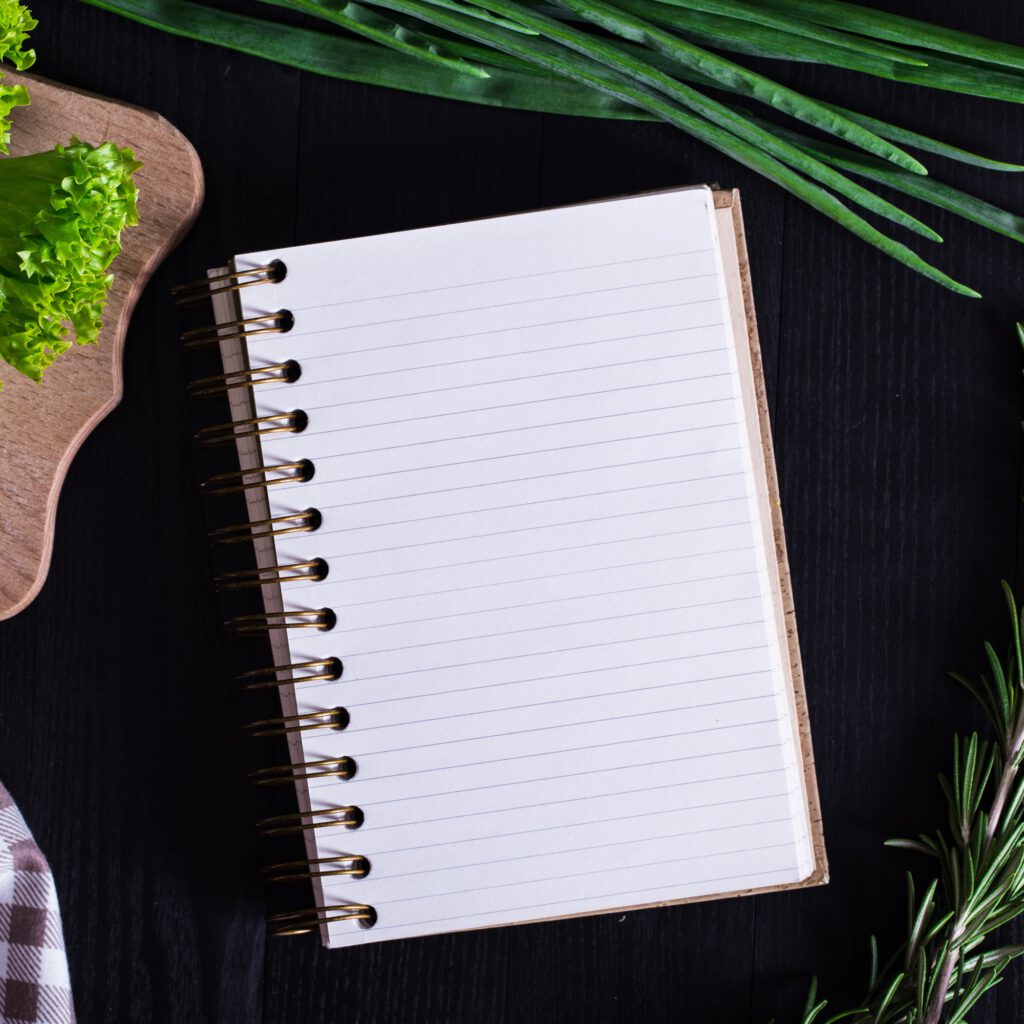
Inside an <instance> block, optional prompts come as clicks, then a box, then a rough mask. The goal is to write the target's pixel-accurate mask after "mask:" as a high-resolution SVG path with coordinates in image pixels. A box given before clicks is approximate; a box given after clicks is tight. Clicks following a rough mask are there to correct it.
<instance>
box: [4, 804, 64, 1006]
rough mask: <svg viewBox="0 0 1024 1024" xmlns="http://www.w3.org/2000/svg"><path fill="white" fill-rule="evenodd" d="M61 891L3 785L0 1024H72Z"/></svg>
mask: <svg viewBox="0 0 1024 1024" xmlns="http://www.w3.org/2000/svg"><path fill="white" fill-rule="evenodd" d="M74 1019H75V1008H74V1004H73V1003H72V1001H71V982H70V980H69V978H68V961H67V957H66V956H65V953H64V934H63V932H62V931H61V925H60V909H59V907H58V906H57V890H56V889H55V888H54V885H53V875H51V874H50V868H49V865H47V863H46V858H45V857H44V856H43V854H42V851H41V850H40V849H39V847H38V846H36V844H35V841H34V840H33V838H32V833H31V832H29V830H28V826H27V825H26V824H25V819H24V818H23V817H22V816H21V812H20V811H19V810H18V808H17V807H16V806H15V803H14V801H13V800H12V799H11V795H10V794H9V793H8V792H7V790H6V789H4V787H3V786H0V1024H74Z"/></svg>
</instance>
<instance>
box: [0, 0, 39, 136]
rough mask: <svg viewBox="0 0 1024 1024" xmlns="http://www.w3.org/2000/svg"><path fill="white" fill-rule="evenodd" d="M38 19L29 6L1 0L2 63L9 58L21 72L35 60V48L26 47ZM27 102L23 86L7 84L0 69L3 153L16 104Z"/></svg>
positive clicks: (23, 104) (0, 114)
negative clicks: (35, 18) (11, 114)
mask: <svg viewBox="0 0 1024 1024" xmlns="http://www.w3.org/2000/svg"><path fill="white" fill-rule="evenodd" d="M35 27H36V21H35V20H34V19H33V17H32V14H31V12H30V11H29V9H28V8H27V7H23V6H22V5H21V4H19V3H18V0H0V63H2V62H3V61H9V62H10V63H11V64H13V65H14V66H15V67H16V68H17V69H18V70H19V71H24V70H25V69H26V68H29V67H31V66H32V64H33V63H35V59H36V54H35V51H34V50H26V49H25V42H26V40H27V39H28V34H29V33H30V32H31V31H32V29H34V28H35ZM27 103H28V92H27V91H26V90H25V87H24V86H23V85H4V83H3V73H2V71H0V153H6V152H7V143H8V142H9V141H10V138H11V122H10V113H11V111H12V110H13V109H14V108H15V107H23V106H25V105H26V104H27Z"/></svg>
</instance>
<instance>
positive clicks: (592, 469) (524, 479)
mask: <svg viewBox="0 0 1024 1024" xmlns="http://www.w3.org/2000/svg"><path fill="white" fill-rule="evenodd" d="M681 458H687V456H685V455H663V456H660V457H659V458H656V459H637V460H635V461H633V462H614V463H612V464H611V465H610V466H587V467H586V468H585V469H567V470H563V471H562V472H561V473H541V474H539V475H537V476H521V477H514V478H513V479H511V480H492V481H490V482H489V483H488V484H487V486H488V487H496V486H500V485H503V484H523V483H528V482H533V481H535V480H547V479H551V478H552V477H558V478H561V477H565V476H575V475H578V474H580V473H600V472H602V471H604V470H607V469H625V468H626V467H627V466H629V467H632V466H649V465H651V464H652V463H657V462H674V461H675V460H676V459H681ZM742 475H743V473H742V471H737V472H734V473H712V474H710V475H708V476H694V477H688V478H687V479H684V480H681V481H676V482H677V483H688V484H689V483H703V482H704V481H707V480H721V479H723V478H724V477H730V476H742ZM479 487H480V485H479V484H478V483H472V484H463V485H462V486H459V487H441V488H438V489H437V490H434V491H415V492H413V493H412V494H388V495H383V496H381V497H379V498H365V499H363V500H361V501H348V502H344V503H342V504H338V505H325V504H323V503H322V502H317V508H319V509H320V510H321V511H324V510H329V509H331V510H332V509H336V508H352V507H353V506H355V505H372V504H374V503H375V502H378V501H398V500H400V499H402V498H425V497H427V496H428V495H433V494H451V493H452V492H453V491H466V490H477V489H478V488H479ZM275 497H277V495H275Z"/></svg>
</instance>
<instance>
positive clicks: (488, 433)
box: [301, 406, 737, 456]
mask: <svg viewBox="0 0 1024 1024" xmlns="http://www.w3.org/2000/svg"><path fill="white" fill-rule="evenodd" d="M684 408H686V406H665V407H662V408H653V409H629V410H627V411H625V412H614V413H608V414H606V415H604V416H585V417H583V418H582V419H578V420H562V421H560V422H557V423H531V424H529V425H528V426H524V427H506V428H505V429H504V430H481V431H479V432H478V433H475V434H453V435H451V436H449V437H432V438H429V439H425V440H420V441H407V442H405V443H404V444H390V445H385V446H383V447H381V448H355V449H353V450H351V451H346V452H340V453H339V456H342V455H349V456H355V455H376V454H379V453H380V452H393V451H399V450H401V449H404V448H422V447H423V446H424V445H428V444H447V443H449V442H451V441H476V440H479V439H480V438H481V437H499V436H500V435H502V434H519V433H522V431H524V430H543V429H546V428H548V427H572V426H577V425H579V424H580V423H596V422H598V421H603V420H614V419H621V418H622V417H624V416H647V415H649V414H650V413H655V412H670V411H671V410H673V409H684ZM735 426H737V423H736V421H735V420H728V421H726V422H723V423H701V424H699V425H697V426H693V427H684V428H681V429H679V430H675V431H672V433H680V434H681V433H693V432H694V431H700V430H711V429H713V428H715V427H735ZM301 433H303V434H307V431H305V430H303V431H301ZM315 436H317V435H316V432H315V431H313V432H312V433H309V434H308V437H315ZM641 436H642V435H641Z"/></svg>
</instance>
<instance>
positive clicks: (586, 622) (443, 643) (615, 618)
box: [347, 594, 763, 658]
mask: <svg viewBox="0 0 1024 1024" xmlns="http://www.w3.org/2000/svg"><path fill="white" fill-rule="evenodd" d="M759 598H760V594H756V595H754V596H751V597H742V598H739V599H737V600H738V601H739V602H745V601H755V600H758V599H759ZM729 603H730V602H729V601H728V600H726V601H709V602H705V603H704V604H680V605H674V606H673V607H671V608H652V609H645V610H644V611H640V612H623V613H622V614H621V615H603V616H600V617H598V618H596V619H580V620H579V621H577V622H559V623H557V624H555V625H549V626H531V627H530V628H529V629H511V630H508V631H507V632H504V633H483V634H481V635H479V636H464V637H460V638H459V639H458V640H431V641H428V642H427V643H422V644H409V645H408V646H406V647H389V648H385V649H383V650H379V651H353V652H352V653H351V654H349V655H347V657H350V658H354V657H366V656H368V655H371V654H396V653H398V652H399V651H412V650H420V649H422V648H424V647H447V646H448V645H449V644H453V643H469V642H471V641H475V640H495V639H498V638H503V637H506V636H518V635H521V634H523V633H539V632H541V631H542V630H545V629H567V628H569V627H570V626H592V625H593V624H594V623H596V622H619V621H621V620H622V619H635V618H638V617H640V616H647V615H663V614H664V613H666V612H680V611H686V610H687V609H689V608H704V607H707V606H708V605H709V604H714V605H717V604H729ZM762 621H763V620H761V619H750V620H748V621H746V622H728V623H724V624H722V625H720V626H701V627H700V629H685V630H682V631H680V632H679V633H677V634H676V636H692V635H693V634H694V633H709V632H714V631H715V630H718V629H736V628H737V627H739V626H757V625H760V624H761V623H762ZM628 642H630V641H628V640H622V641H620V643H628ZM587 646H590V645H587ZM513 657H524V655H522V654H519V655H513Z"/></svg>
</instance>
